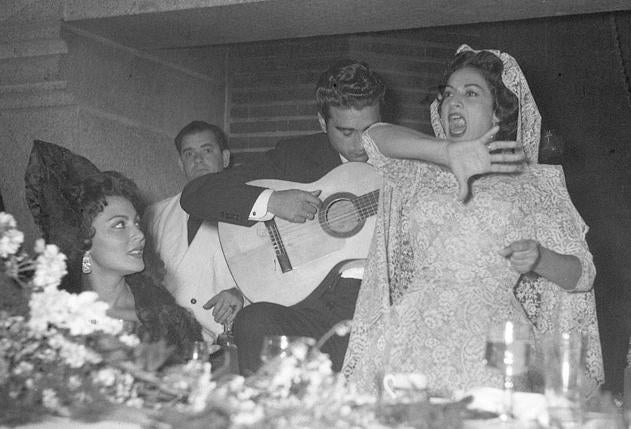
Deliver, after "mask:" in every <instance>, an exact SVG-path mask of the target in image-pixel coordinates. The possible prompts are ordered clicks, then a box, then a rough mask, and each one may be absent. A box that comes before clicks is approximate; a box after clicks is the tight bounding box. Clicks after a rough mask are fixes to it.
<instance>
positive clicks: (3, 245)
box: [0, 229, 24, 258]
mask: <svg viewBox="0 0 631 429" xmlns="http://www.w3.org/2000/svg"><path fill="white" fill-rule="evenodd" d="M23 242H24V234H23V233H22V231H18V230H17V229H9V230H6V231H4V232H2V236H1V237H0V257H1V258H6V257H8V256H9V255H14V254H15V253H16V252H17V251H18V249H19V248H20V246H21V245H22V243H23Z"/></svg>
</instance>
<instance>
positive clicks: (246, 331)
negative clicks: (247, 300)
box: [232, 302, 278, 338]
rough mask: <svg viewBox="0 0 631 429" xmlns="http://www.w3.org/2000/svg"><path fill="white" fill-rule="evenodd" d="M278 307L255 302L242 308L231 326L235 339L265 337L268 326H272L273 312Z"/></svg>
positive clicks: (267, 303)
mask: <svg viewBox="0 0 631 429" xmlns="http://www.w3.org/2000/svg"><path fill="white" fill-rule="evenodd" d="M277 307H278V305H277V304H272V303H269V302H257V303H254V304H251V305H248V306H246V307H243V309H241V311H239V313H238V314H237V317H235V319H234V323H233V325H232V330H233V333H234V335H235V337H236V338H245V337H252V336H263V335H266V334H267V332H268V330H269V328H270V325H273V324H274V312H275V311H276V310H277Z"/></svg>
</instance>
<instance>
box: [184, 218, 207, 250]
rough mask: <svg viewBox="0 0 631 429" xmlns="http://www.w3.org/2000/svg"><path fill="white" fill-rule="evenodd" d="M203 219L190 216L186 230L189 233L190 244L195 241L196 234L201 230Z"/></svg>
mask: <svg viewBox="0 0 631 429" xmlns="http://www.w3.org/2000/svg"><path fill="white" fill-rule="evenodd" d="M202 222H203V219H200V218H196V217H192V216H189V218H188V221H187V222H186V230H187V233H188V244H189V246H190V244H191V243H192V242H193V239H194V238H195V234H197V231H199V227H200V226H202Z"/></svg>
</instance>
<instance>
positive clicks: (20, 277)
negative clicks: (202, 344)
mask: <svg viewBox="0 0 631 429" xmlns="http://www.w3.org/2000/svg"><path fill="white" fill-rule="evenodd" d="M23 241H24V235H23V233H22V232H21V231H19V230H18V229H17V225H16V222H15V219H14V218H13V216H11V215H10V214H8V213H5V212H0V286H1V289H0V293H2V295H3V303H5V305H3V307H2V309H0V426H2V424H9V425H13V424H19V423H24V422H26V421H30V420H36V419H38V418H40V417H42V416H44V415H46V414H58V415H66V416H67V415H71V414H75V413H76V411H77V410H78V409H80V408H82V407H86V406H90V404H102V403H103V400H104V399H105V400H108V401H110V402H118V403H126V404H131V405H133V404H136V405H138V404H139V402H140V399H139V398H138V394H137V383H135V377H134V376H132V375H131V374H130V371H127V370H125V365H124V363H125V362H126V361H130V360H133V350H132V348H133V347H134V346H137V345H138V343H139V340H138V338H137V337H136V336H135V335H131V334H127V333H125V332H124V331H123V322H122V321H120V320H118V319H113V318H110V317H109V316H107V314H106V311H107V308H108V306H107V304H106V303H104V302H102V301H99V300H98V297H97V295H96V293H94V292H89V291H86V292H82V293H80V294H78V295H75V294H70V293H68V292H66V291H64V290H60V289H59V288H58V286H59V284H60V283H61V279H62V278H63V276H64V275H65V274H66V262H65V260H66V257H65V255H64V254H63V253H60V252H59V249H58V248H57V246H55V245H51V244H45V242H44V240H42V239H39V240H37V241H36V243H35V248H34V252H35V255H36V256H35V257H31V256H29V255H28V254H27V253H26V252H25V251H24V250H23V249H22V244H23Z"/></svg>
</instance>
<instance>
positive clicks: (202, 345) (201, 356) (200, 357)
mask: <svg viewBox="0 0 631 429" xmlns="http://www.w3.org/2000/svg"><path fill="white" fill-rule="evenodd" d="M209 357H210V349H209V347H208V343H207V342H206V341H195V342H194V343H193V348H192V350H191V355H190V360H191V361H195V362H200V363H204V362H208V359H209Z"/></svg>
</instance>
